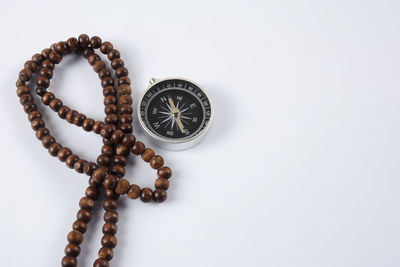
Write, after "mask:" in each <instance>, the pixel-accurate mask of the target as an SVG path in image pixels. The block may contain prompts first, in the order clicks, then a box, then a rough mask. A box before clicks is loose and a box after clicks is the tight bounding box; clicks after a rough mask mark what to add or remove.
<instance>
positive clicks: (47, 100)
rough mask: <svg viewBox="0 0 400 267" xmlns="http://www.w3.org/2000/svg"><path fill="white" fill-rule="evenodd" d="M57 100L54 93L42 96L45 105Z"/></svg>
mask: <svg viewBox="0 0 400 267" xmlns="http://www.w3.org/2000/svg"><path fill="white" fill-rule="evenodd" d="M54 98H55V96H54V94H53V93H52V92H47V93H45V94H44V95H43V96H42V103H43V104H45V105H48V104H50V101H51V100H53V99H54Z"/></svg>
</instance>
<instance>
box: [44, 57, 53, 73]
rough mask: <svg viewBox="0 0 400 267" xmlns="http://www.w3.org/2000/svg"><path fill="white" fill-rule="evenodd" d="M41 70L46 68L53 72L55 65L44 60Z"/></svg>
mask: <svg viewBox="0 0 400 267" xmlns="http://www.w3.org/2000/svg"><path fill="white" fill-rule="evenodd" d="M42 68H47V69H50V70H54V68H55V65H54V63H53V62H51V61H50V60H48V59H46V60H45V61H43V62H42Z"/></svg>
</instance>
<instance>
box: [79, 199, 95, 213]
mask: <svg viewBox="0 0 400 267" xmlns="http://www.w3.org/2000/svg"><path fill="white" fill-rule="evenodd" d="M94 205H95V202H94V200H93V199H91V198H89V197H83V198H81V199H80V200H79V207H80V208H81V209H84V210H93V209H94Z"/></svg>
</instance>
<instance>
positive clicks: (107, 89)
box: [103, 86, 117, 113]
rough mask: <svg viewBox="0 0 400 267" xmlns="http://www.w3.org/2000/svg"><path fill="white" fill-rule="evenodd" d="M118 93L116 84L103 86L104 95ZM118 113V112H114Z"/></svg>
mask: <svg viewBox="0 0 400 267" xmlns="http://www.w3.org/2000/svg"><path fill="white" fill-rule="evenodd" d="M116 94H117V90H116V89H115V87H114V86H106V87H104V88H103V95H104V96H108V95H114V96H115V95H116ZM113 113H116V112H113Z"/></svg>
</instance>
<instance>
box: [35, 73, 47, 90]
mask: <svg viewBox="0 0 400 267" xmlns="http://www.w3.org/2000/svg"><path fill="white" fill-rule="evenodd" d="M36 85H37V86H43V87H44V88H48V87H49V86H50V80H49V79H48V78H46V77H44V76H39V77H38V78H37V79H36Z"/></svg>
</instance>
